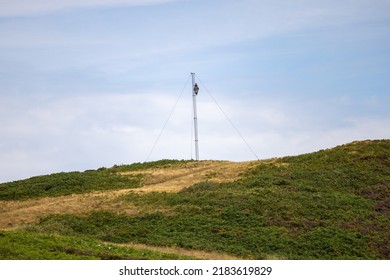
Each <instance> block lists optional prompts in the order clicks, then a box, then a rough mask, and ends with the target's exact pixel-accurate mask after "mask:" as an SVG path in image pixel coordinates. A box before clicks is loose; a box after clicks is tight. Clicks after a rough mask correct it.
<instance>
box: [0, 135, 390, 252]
mask: <svg viewBox="0 0 390 280" xmlns="http://www.w3.org/2000/svg"><path fill="white" fill-rule="evenodd" d="M389 240H390V141H389V140H376V141H362V142H353V143H350V144H346V145H342V146H338V147H335V148H332V149H327V150H321V151H318V152H315V153H310V154H304V155H300V156H293V157H283V158H277V159H269V160H262V161H255V162H243V163H231V162H224V161H200V162H196V161H177V160H162V161H158V162H152V163H144V164H140V163H138V164H132V165H121V166H114V167H112V168H100V169H98V170H90V171H85V172H71V173H59V174H52V175H47V176H39V177H34V178H30V179H27V180H21V181H16V182H10V183H4V184H0V259H186V258H190V259H193V258H200V259H202V258H211V259H229V258H233V259H234V258H243V259H390V244H389Z"/></svg>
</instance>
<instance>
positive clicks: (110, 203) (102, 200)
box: [0, 161, 257, 230]
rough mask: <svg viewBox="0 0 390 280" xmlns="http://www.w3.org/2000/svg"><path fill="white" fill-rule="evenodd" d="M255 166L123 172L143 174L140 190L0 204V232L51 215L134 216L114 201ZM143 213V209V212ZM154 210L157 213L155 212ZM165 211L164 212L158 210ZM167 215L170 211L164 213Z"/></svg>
mask: <svg viewBox="0 0 390 280" xmlns="http://www.w3.org/2000/svg"><path fill="white" fill-rule="evenodd" d="M255 164H257V162H239V163H234V162H227V161H198V162H188V163H185V164H181V165H172V166H169V167H165V168H153V169H148V170H144V171H132V172H124V173H122V175H123V176H128V175H134V174H143V175H144V181H143V183H142V187H141V188H138V189H122V190H115V191H101V192H93V193H88V194H77V195H68V196H59V197H45V198H38V199H29V200H23V201H19V200H18V201H0V229H8V230H9V229H14V228H18V227H21V226H23V225H27V224H32V223H35V222H38V221H39V218H40V217H44V216H47V215H52V214H65V213H67V214H85V213H88V212H90V211H94V210H112V211H116V212H120V213H125V214H128V215H137V214H138V213H139V210H140V209H138V208H137V207H136V206H135V205H133V204H131V203H129V202H123V201H120V200H118V199H117V198H118V197H119V196H122V195H126V194H127V193H129V192H136V193H140V194H142V193H148V192H178V191H180V190H182V189H183V188H185V187H189V186H191V185H193V184H196V183H199V182H201V181H205V180H209V181H213V182H229V181H234V180H236V179H237V178H238V177H239V176H240V174H241V173H243V172H245V171H246V170H247V169H248V168H250V167H251V166H254V165H255ZM143 210H144V209H143ZM155 210H156V209H155ZM157 210H159V211H160V210H164V209H157ZM165 210H166V211H168V212H169V210H167V209H165Z"/></svg>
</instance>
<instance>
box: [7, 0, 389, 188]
mask: <svg viewBox="0 0 390 280" xmlns="http://www.w3.org/2000/svg"><path fill="white" fill-rule="evenodd" d="M191 72H194V73H196V81H197V82H198V84H199V87H200V90H199V94H198V96H197V107H198V125H199V153H200V159H215V160H231V161H247V160H256V159H257V158H259V159H266V158H272V157H281V156H290V155H297V154H302V153H309V152H314V151H317V150H320V149H326V148H332V147H334V146H337V145H341V144H345V143H349V142H352V141H356V140H365V139H389V138H390V129H389V128H390V110H389V109H388V107H389V104H390V91H389V90H390V79H389V77H390V0H337V1H336V0H326V1H325V0H316V1H308V0H296V1H290V0H241V1H236V0H223V1H222V0H211V1H210V0H57V1H51V0H50V1H49V0H35V1H24V0H0V182H7V181H13V180H20V179H24V178H28V177H31V176H37V175H44V174H50V173H55V172H62V171H84V170H87V169H97V168H100V167H111V166H113V165H114V164H118V165H119V164H130V163H134V162H145V161H153V160H159V159H167V158H168V159H191V158H194V157H195V155H194V148H193V146H194V144H193V141H194V139H193V132H192V130H193V115H192V114H193V111H192V93H191V79H190V77H191V75H190V73H191ZM175 105H176V106H175ZM221 109H222V110H221ZM163 128H164V129H163ZM241 136H242V137H241Z"/></svg>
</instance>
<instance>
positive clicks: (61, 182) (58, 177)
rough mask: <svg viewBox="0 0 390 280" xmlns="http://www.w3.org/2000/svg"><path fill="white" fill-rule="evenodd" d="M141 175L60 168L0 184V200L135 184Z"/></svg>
mask: <svg viewBox="0 0 390 280" xmlns="http://www.w3.org/2000/svg"><path fill="white" fill-rule="evenodd" d="M140 180H141V176H140V175H138V176H132V177H130V176H121V175H119V174H116V173H114V172H112V171H111V170H109V169H105V168H100V169H99V170H87V171H84V172H68V173H65V172H62V173H56V174H51V175H45V176H37V177H32V178H30V179H27V180H20V181H15V182H10V183H3V184H0V200H11V199H12V200H17V199H27V198H37V197H45V196H60V195H70V194H74V193H87V192H91V191H102V190H110V189H124V188H138V187H139V185H140Z"/></svg>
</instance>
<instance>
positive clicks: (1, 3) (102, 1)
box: [0, 0, 175, 16]
mask: <svg viewBox="0 0 390 280" xmlns="http://www.w3.org/2000/svg"><path fill="white" fill-rule="evenodd" d="M172 1H175V0H56V1H53V0H31V1H25V0H0V16H24V15H37V14H46V13H51V12H54V11H58V10H62V9H72V8H83V7H104V6H121V5H123V6H144V5H154V4H161V3H167V2H172Z"/></svg>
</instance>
